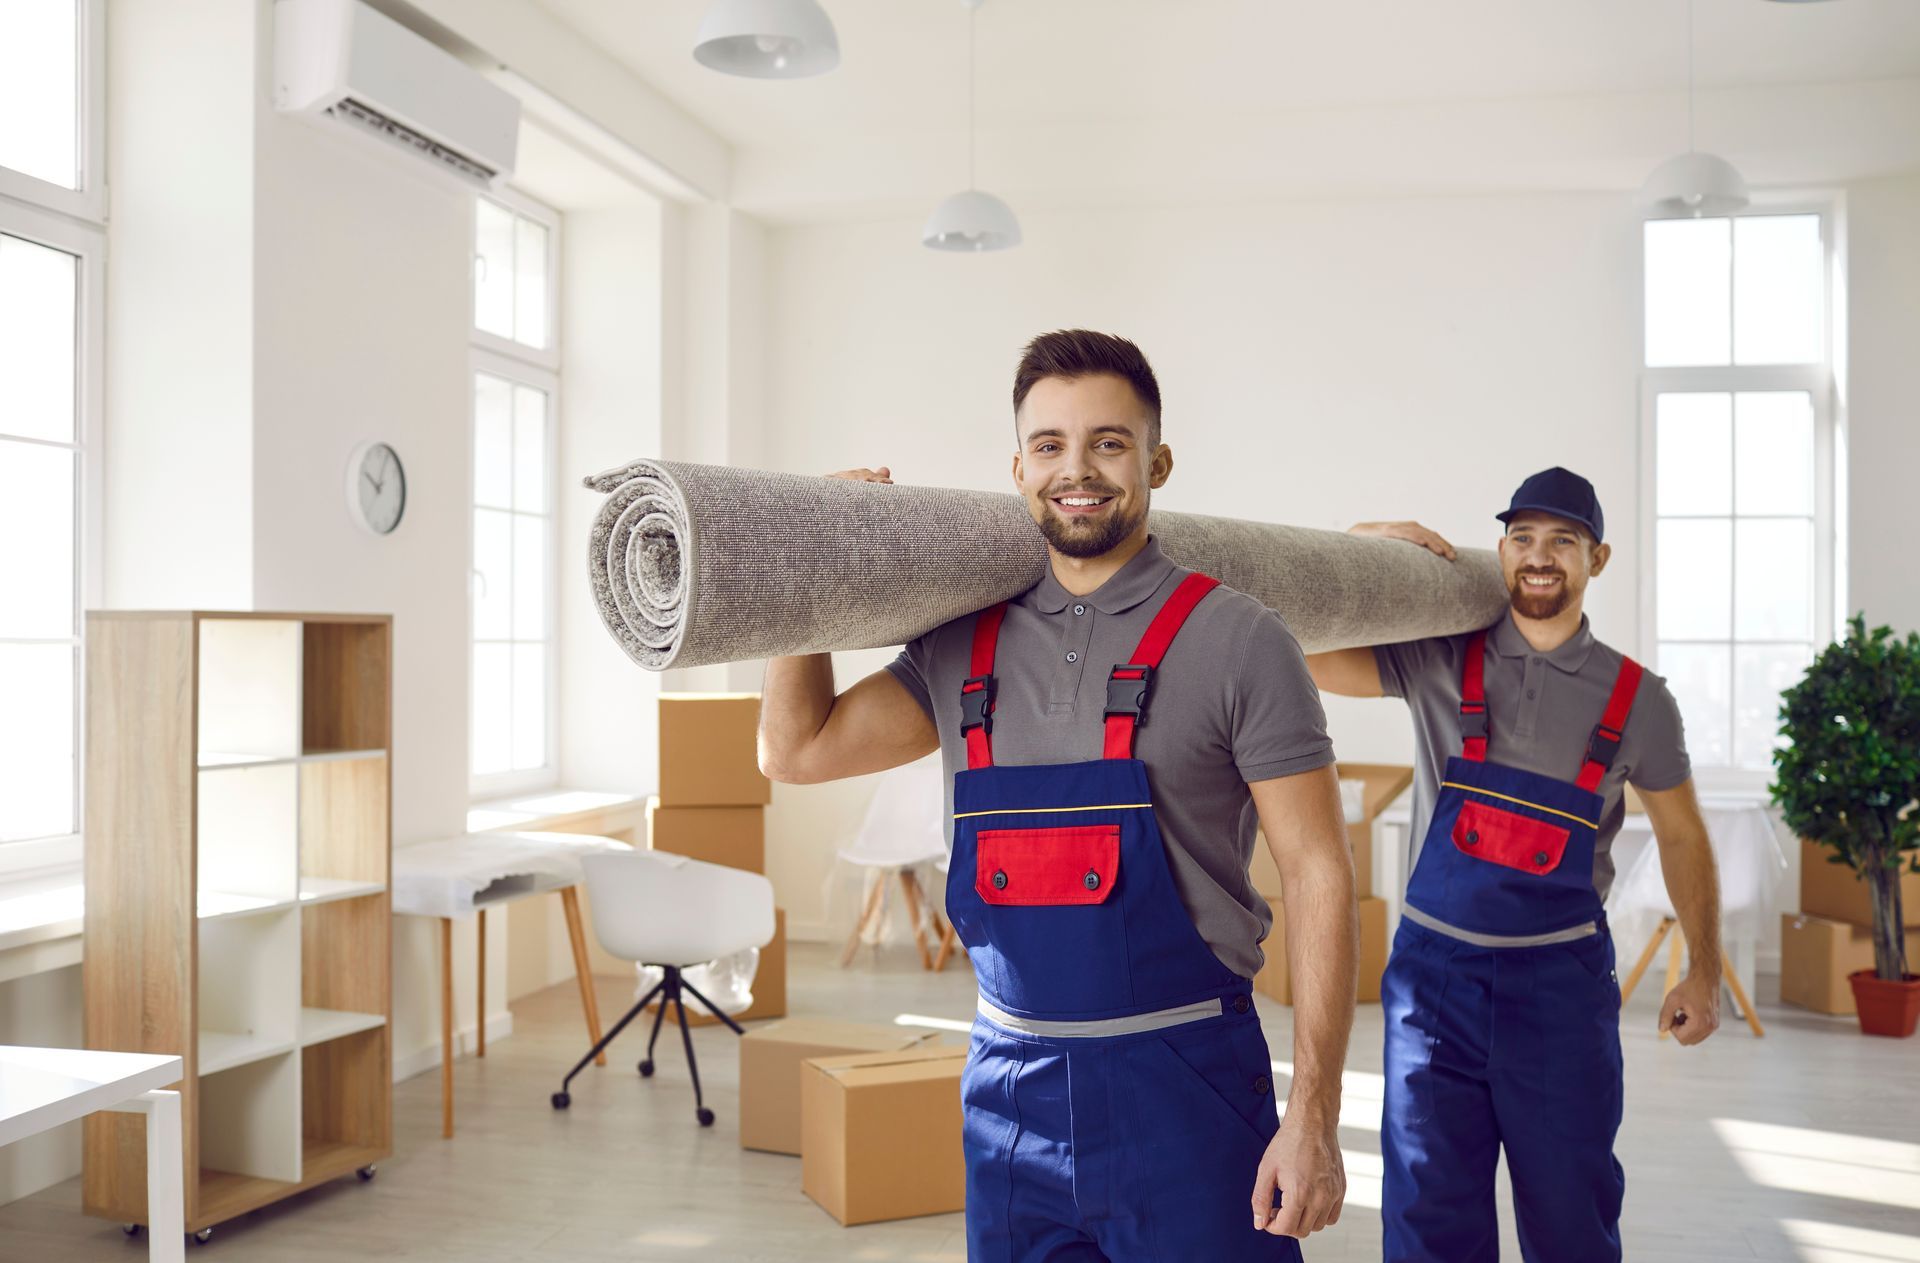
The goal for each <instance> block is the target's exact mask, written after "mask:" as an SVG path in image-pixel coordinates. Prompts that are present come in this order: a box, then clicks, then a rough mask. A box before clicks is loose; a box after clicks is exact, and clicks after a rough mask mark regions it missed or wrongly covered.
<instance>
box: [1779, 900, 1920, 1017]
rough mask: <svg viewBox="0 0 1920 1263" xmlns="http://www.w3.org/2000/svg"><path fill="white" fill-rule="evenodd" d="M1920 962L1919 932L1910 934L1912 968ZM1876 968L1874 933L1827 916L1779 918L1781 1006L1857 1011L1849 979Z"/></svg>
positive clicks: (1909, 931)
mask: <svg viewBox="0 0 1920 1263" xmlns="http://www.w3.org/2000/svg"><path fill="white" fill-rule="evenodd" d="M1917 960H1920V929H1913V930H1908V931H1907V968H1908V969H1912V968H1914V964H1913V962H1915V961H1917ZM1872 968H1873V934H1872V931H1870V930H1869V929H1867V928H1866V927H1864V926H1858V925H1851V924H1848V923H1847V922H1845V921H1830V920H1828V919H1827V918H1825V917H1813V916H1806V915H1804V914H1803V915H1800V916H1795V915H1794V914H1793V913H1791V912H1788V913H1785V914H1783V915H1782V916H1781V918H1780V1002H1781V1003H1782V1004H1797V1005H1799V1006H1800V1007H1801V1008H1803V1009H1812V1010H1813V1011H1814V1012H1816V1013H1852V1012H1853V1011H1854V1005H1853V984H1852V983H1850V982H1848V981H1847V975H1848V974H1851V973H1855V972H1858V971H1859V970H1862V969H1872Z"/></svg>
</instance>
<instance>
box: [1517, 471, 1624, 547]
mask: <svg viewBox="0 0 1920 1263" xmlns="http://www.w3.org/2000/svg"><path fill="white" fill-rule="evenodd" d="M1529 509H1531V510H1533V511H1534V512H1536V513H1551V514H1552V515H1553V516H1554V517H1563V518H1566V519H1567V520H1568V521H1569V522H1578V523H1580V525H1582V526H1584V527H1586V528H1587V529H1588V530H1589V531H1592V532H1593V542H1594V543H1596V544H1597V543H1599V542H1600V541H1601V540H1603V539H1605V538H1606V536H1605V534H1604V533H1603V528H1604V527H1605V526H1606V518H1604V517H1602V516H1601V514H1600V497H1599V496H1596V495H1594V494H1593V484H1592V483H1590V482H1588V481H1587V480H1586V479H1585V478H1582V477H1581V476H1580V475H1579V474H1576V473H1574V472H1572V471H1571V470H1566V469H1562V468H1560V466H1558V465H1555V466H1554V467H1553V468H1552V469H1543V470H1541V471H1540V472H1539V473H1537V474H1535V475H1534V476H1533V477H1531V478H1529V479H1527V480H1526V481H1525V482H1523V483H1521V484H1520V490H1518V491H1516V492H1514V493H1513V503H1512V504H1510V505H1508V506H1507V511H1506V512H1505V513H1496V514H1494V515H1493V516H1494V517H1495V518H1496V519H1498V520H1499V521H1502V522H1511V521H1513V519H1514V518H1515V517H1517V516H1518V515H1520V514H1521V513H1524V512H1526V511H1528V510H1529Z"/></svg>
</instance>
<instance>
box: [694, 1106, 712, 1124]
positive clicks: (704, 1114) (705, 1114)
mask: <svg viewBox="0 0 1920 1263" xmlns="http://www.w3.org/2000/svg"><path fill="white" fill-rule="evenodd" d="M693 1116H694V1117H695V1118H697V1119H699V1120H700V1125H701V1126H702V1127H711V1126H713V1111H712V1110H710V1109H708V1108H707V1107H706V1106H704V1105H702V1106H701V1107H700V1108H699V1109H697V1110H695V1111H694V1112H693Z"/></svg>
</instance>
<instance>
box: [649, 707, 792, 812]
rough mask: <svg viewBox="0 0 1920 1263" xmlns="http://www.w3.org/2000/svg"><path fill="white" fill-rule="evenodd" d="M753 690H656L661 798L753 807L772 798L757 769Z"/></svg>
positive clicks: (686, 803) (683, 804)
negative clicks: (727, 691) (663, 691)
mask: <svg viewBox="0 0 1920 1263" xmlns="http://www.w3.org/2000/svg"><path fill="white" fill-rule="evenodd" d="M759 727H760V695H759V694H758V693H662V694H661V695H660V801H661V802H662V803H664V804H666V805H667V806H669V807H752V806H762V807H763V806H765V805H766V804H767V803H769V802H772V801H773V783H772V782H771V781H769V780H768V779H767V778H766V777H764V776H762V775H760V755H759V753H758V745H757V739H758V733H759Z"/></svg>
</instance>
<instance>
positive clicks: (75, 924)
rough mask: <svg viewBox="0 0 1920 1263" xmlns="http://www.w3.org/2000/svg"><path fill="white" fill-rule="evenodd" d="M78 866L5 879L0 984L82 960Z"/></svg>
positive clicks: (0, 904) (0, 881) (1, 882)
mask: <svg viewBox="0 0 1920 1263" xmlns="http://www.w3.org/2000/svg"><path fill="white" fill-rule="evenodd" d="M84 910H85V898H84V895H83V892H82V889H81V884H80V866H79V865H78V864H75V865H72V866H70V867H63V868H58V869H43V870H41V871H39V872H35V873H31V874H26V875H22V876H17V877H6V878H0V982H11V981H13V980H14V979H16V978H24V977H26V976H28V975H29V974H37V973H44V972H46V971H47V970H50V969H64V968H66V967H67V966H69V965H77V964H79V963H80V929H81V925H82V920H81V918H82V914H83V912H84Z"/></svg>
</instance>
